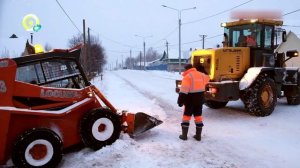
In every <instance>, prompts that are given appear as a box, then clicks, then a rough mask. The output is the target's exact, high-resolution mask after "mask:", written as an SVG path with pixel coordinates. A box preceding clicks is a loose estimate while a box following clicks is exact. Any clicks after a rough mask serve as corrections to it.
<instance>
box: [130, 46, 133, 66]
mask: <svg viewBox="0 0 300 168" xmlns="http://www.w3.org/2000/svg"><path fill="white" fill-rule="evenodd" d="M131 54H132V53H131V50H130V55H129V60H130V61H129V68H130V69H132V67H133V66H132V58H131Z"/></svg>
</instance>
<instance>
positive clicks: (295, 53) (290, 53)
mask: <svg viewBox="0 0 300 168" xmlns="http://www.w3.org/2000/svg"><path fill="white" fill-rule="evenodd" d="M286 56H287V57H290V58H292V57H298V56H299V53H298V51H297V50H289V51H287V52H286Z"/></svg>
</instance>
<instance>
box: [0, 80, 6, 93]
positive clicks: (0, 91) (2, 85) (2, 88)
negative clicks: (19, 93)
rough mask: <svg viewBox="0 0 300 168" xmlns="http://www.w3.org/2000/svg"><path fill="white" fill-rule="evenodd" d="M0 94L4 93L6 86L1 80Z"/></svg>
mask: <svg viewBox="0 0 300 168" xmlns="http://www.w3.org/2000/svg"><path fill="white" fill-rule="evenodd" d="M0 93H6V85H5V82H4V81H3V80H0Z"/></svg>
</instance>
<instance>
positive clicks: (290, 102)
mask: <svg viewBox="0 0 300 168" xmlns="http://www.w3.org/2000/svg"><path fill="white" fill-rule="evenodd" d="M299 94H300V93H299ZM286 100H287V103H288V105H299V104H300V95H299V96H297V97H287V98H286Z"/></svg>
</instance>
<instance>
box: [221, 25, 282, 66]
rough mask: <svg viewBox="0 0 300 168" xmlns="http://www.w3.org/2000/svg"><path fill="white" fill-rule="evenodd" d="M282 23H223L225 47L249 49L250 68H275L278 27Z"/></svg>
mask: <svg viewBox="0 0 300 168" xmlns="http://www.w3.org/2000/svg"><path fill="white" fill-rule="evenodd" d="M281 25H282V21H276V20H266V19H251V20H239V21H234V22H228V23H222V27H224V42H223V43H224V47H249V48H250V66H253V67H260V66H274V65H272V60H270V59H273V58H271V57H272V55H273V53H274V50H275V48H276V47H277V45H278V42H279V38H278V35H279V34H278V33H277V32H276V30H277V29H276V26H281Z"/></svg>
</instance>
